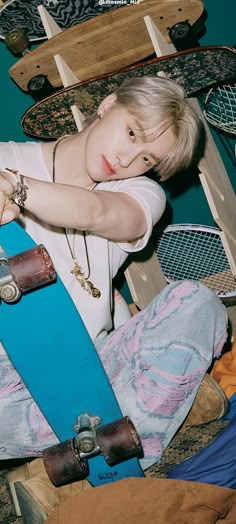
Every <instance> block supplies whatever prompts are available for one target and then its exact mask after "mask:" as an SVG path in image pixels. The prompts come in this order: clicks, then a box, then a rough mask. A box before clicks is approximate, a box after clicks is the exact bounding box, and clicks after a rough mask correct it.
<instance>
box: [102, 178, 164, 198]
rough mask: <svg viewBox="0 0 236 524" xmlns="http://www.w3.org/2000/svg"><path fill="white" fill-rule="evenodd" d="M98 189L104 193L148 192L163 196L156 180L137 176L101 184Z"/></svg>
mask: <svg viewBox="0 0 236 524" xmlns="http://www.w3.org/2000/svg"><path fill="white" fill-rule="evenodd" d="M98 189H104V190H106V191H123V190H128V189H131V190H136V189H137V190H149V191H153V192H154V193H156V194H163V195H164V194H165V193H164V191H163V189H162V187H161V186H160V184H159V183H158V181H157V180H153V179H152V178H149V177H148V176H138V177H134V178H125V179H123V180H111V181H109V182H101V183H100V184H99V185H98Z"/></svg>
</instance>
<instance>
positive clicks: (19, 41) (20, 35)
mask: <svg viewBox="0 0 236 524" xmlns="http://www.w3.org/2000/svg"><path fill="white" fill-rule="evenodd" d="M5 43H6V45H7V47H8V49H10V51H11V52H12V53H14V54H15V55H18V54H20V53H23V51H24V50H25V49H26V48H27V47H28V45H29V39H28V36H27V34H26V31H25V30H24V29H13V30H12V31H9V32H8V33H6V34H5Z"/></svg>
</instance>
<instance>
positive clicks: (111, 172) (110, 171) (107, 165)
mask: <svg viewBox="0 0 236 524" xmlns="http://www.w3.org/2000/svg"><path fill="white" fill-rule="evenodd" d="M102 163H103V167H104V170H105V172H106V173H107V175H114V174H115V169H114V168H113V167H112V165H111V164H110V163H109V162H108V160H107V159H106V157H105V156H102Z"/></svg>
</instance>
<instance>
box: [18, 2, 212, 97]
mask: <svg viewBox="0 0 236 524" xmlns="http://www.w3.org/2000/svg"><path fill="white" fill-rule="evenodd" d="M203 10H204V7H203V4H202V2H201V1H199V0H181V1H180V0H165V1H163V0H142V2H141V3H136V4H130V5H127V6H125V7H121V8H120V9H118V10H115V11H111V12H109V13H105V14H103V15H99V16H97V17H94V18H92V19H90V20H87V21H86V22H83V23H81V24H78V25H75V26H73V27H71V28H69V29H66V30H65V31H62V32H61V33H59V34H57V35H55V36H53V37H52V38H50V39H49V40H48V41H47V42H44V43H42V44H41V45H40V46H39V47H37V48H36V49H33V50H32V51H31V52H30V53H27V54H26V55H25V56H24V57H23V58H21V59H20V60H19V61H18V62H17V63H16V64H14V65H13V66H12V67H11V68H10V70H9V73H10V76H11V77H12V79H13V80H14V81H15V82H16V84H18V86H19V87H20V88H21V89H23V90H24V91H27V85H28V82H29V80H31V78H33V77H34V76H35V75H38V74H43V75H46V76H47V77H48V80H49V82H50V83H51V84H52V85H53V86H54V87H58V86H61V85H62V82H61V77H60V75H59V73H58V69H57V66H56V64H55V60H54V55H56V54H59V55H60V56H61V57H62V59H63V60H64V61H65V62H66V64H67V65H68V66H69V68H70V69H71V70H72V71H73V72H74V73H75V75H76V76H77V77H78V78H79V80H80V81H82V80H87V79H89V78H91V77H94V76H97V75H100V74H104V73H108V72H110V71H114V70H118V69H120V68H123V67H126V66H128V65H130V64H133V63H135V62H138V61H140V60H143V59H145V58H147V57H149V56H150V55H152V54H153V52H154V51H153V46H152V43H151V40H150V37H149V35H148V31H147V29H146V26H145V23H144V20H143V17H144V16H146V15H149V16H150V17H151V18H152V19H153V21H154V23H155V24H156V25H157V27H158V28H159V30H160V31H161V33H162V34H163V36H164V37H165V39H166V41H167V42H168V41H170V40H169V36H168V31H169V29H170V28H171V27H172V26H173V25H174V24H175V23H176V22H178V21H180V20H186V19H187V20H188V21H189V23H190V24H191V25H193V24H194V23H195V22H196V21H197V20H198V19H199V17H200V16H201V15H202V13H203Z"/></svg>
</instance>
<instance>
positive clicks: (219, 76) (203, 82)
mask: <svg viewBox="0 0 236 524" xmlns="http://www.w3.org/2000/svg"><path fill="white" fill-rule="evenodd" d="M160 71H163V72H164V73H165V74H166V75H167V76H168V77H170V78H172V79H174V80H176V81H177V82H179V84H181V85H182V86H183V88H184V89H185V91H186V93H187V95H188V96H195V95H197V94H198V93H199V92H200V91H201V90H202V89H206V88H209V87H211V86H212V85H214V84H215V83H216V82H224V81H227V80H228V81H229V80H232V79H234V78H235V75H236V50H235V49H233V48H229V47H222V46H207V47H199V48H196V49H194V50H188V51H181V52H179V53H175V54H172V55H169V56H168V57H161V58H156V59H154V60H151V61H146V62H144V63H143V64H139V65H138V66H130V67H129V68H126V69H124V70H122V71H119V72H118V73H117V72H115V73H111V74H109V75H104V76H100V77H98V78H95V79H93V80H90V81H88V82H82V83H79V84H75V85H73V86H71V87H67V88H64V89H62V90H60V91H58V92H56V93H54V94H52V95H50V96H49V97H47V98H45V99H44V100H42V101H40V102H37V103H36V104H35V105H33V106H32V107H31V108H29V109H28V110H27V111H26V113H25V114H24V115H23V118H22V128H23V131H24V132H25V133H27V134H28V135H30V136H33V137H36V138H54V139H55V138H58V137H60V136H62V135H64V134H73V133H76V132H77V127H76V125H75V123H74V120H73V117H72V113H71V109H70V107H71V106H73V105H77V106H78V108H79V109H80V111H81V112H82V113H84V116H85V117H88V116H91V115H93V114H94V111H96V109H97V107H98V105H99V103H100V102H101V101H102V99H103V98H104V97H105V96H106V95H108V94H109V93H111V92H112V91H114V90H116V89H117V87H118V86H119V85H120V84H121V83H122V81H123V80H124V79H125V78H127V77H132V76H143V75H149V76H156V75H157V74H158V73H159V72H160Z"/></svg>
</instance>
